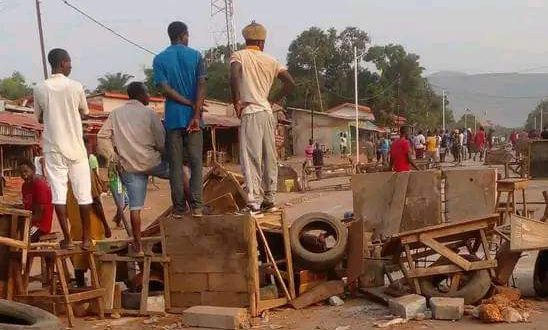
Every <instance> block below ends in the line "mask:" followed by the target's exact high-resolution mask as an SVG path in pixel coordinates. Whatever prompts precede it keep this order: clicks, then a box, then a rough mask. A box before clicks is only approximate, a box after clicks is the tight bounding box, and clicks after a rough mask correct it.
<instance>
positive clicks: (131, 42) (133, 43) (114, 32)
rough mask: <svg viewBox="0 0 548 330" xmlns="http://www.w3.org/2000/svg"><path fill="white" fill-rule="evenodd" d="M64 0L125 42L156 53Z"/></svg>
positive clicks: (64, 1)
mask: <svg viewBox="0 0 548 330" xmlns="http://www.w3.org/2000/svg"><path fill="white" fill-rule="evenodd" d="M61 1H63V3H64V4H65V5H67V6H69V7H70V8H72V9H74V10H75V11H76V12H78V13H79V14H81V15H83V16H84V17H86V18H87V19H89V20H90V21H92V22H94V23H95V24H97V25H99V26H100V27H102V28H103V29H105V30H107V31H109V32H110V33H112V34H114V35H115V36H117V37H118V38H120V39H122V40H124V41H125V42H127V43H129V44H132V45H133V46H135V47H137V48H139V49H141V50H144V51H145V52H147V53H149V54H151V55H156V53H155V52H153V51H151V50H150V49H147V48H145V47H144V46H141V45H139V44H138V43H136V42H134V41H132V40H130V39H128V38H127V37H125V36H124V35H122V34H120V33H118V32H116V31H114V30H113V29H112V28H110V27H108V26H106V25H105V24H103V23H101V22H100V21H98V20H97V19H95V18H93V17H92V16H91V15H89V14H87V13H86V12H84V11H83V10H82V9H80V8H78V7H76V6H75V5H73V4H71V3H70V2H68V1H67V0H61Z"/></svg>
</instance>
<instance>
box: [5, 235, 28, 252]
mask: <svg viewBox="0 0 548 330" xmlns="http://www.w3.org/2000/svg"><path fill="white" fill-rule="evenodd" d="M0 244H3V245H7V246H9V247H12V248H16V249H22V250H23V251H26V250H27V247H28V246H27V244H26V243H25V242H23V241H20V240H17V239H13V238H9V237H3V236H0Z"/></svg>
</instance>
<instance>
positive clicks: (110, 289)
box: [99, 261, 116, 309]
mask: <svg viewBox="0 0 548 330" xmlns="http://www.w3.org/2000/svg"><path fill="white" fill-rule="evenodd" d="M99 269H100V271H99V273H100V280H99V282H100V283H101V286H102V287H103V288H104V289H105V296H104V299H105V309H113V308H114V296H115V295H114V292H115V286H116V262H115V261H110V262H108V261H104V262H102V263H101V267H100V268H99Z"/></svg>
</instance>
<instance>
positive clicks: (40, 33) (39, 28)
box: [35, 0, 48, 79]
mask: <svg viewBox="0 0 548 330" xmlns="http://www.w3.org/2000/svg"><path fill="white" fill-rule="evenodd" d="M35 3H36V20H37V22H38V35H39V37H40V51H41V53H42V69H43V70H44V79H48V66H47V63H46V50H45V47H44V31H43V30H42V14H41V12H40V0H35Z"/></svg>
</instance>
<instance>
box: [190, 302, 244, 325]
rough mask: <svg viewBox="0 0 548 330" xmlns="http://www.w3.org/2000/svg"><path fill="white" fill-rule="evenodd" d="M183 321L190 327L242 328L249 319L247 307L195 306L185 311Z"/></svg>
mask: <svg viewBox="0 0 548 330" xmlns="http://www.w3.org/2000/svg"><path fill="white" fill-rule="evenodd" d="M183 323H184V324H185V325H186V326H189V327H201V328H214V329H241V328H243V327H244V326H246V325H247V324H248V323H249V319H248V315H247V310H246V309H245V308H234V307H214V306H194V307H190V308H188V309H186V310H185V311H184V312H183Z"/></svg>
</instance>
